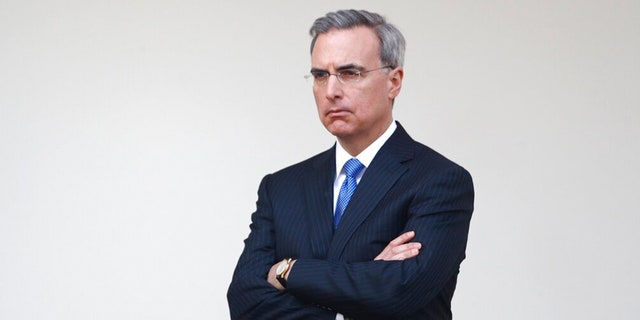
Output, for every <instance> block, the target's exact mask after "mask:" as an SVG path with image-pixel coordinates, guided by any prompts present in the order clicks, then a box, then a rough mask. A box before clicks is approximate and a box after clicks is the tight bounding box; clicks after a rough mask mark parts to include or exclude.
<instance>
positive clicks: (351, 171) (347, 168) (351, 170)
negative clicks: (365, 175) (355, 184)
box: [344, 158, 364, 178]
mask: <svg viewBox="0 0 640 320" xmlns="http://www.w3.org/2000/svg"><path fill="white" fill-rule="evenodd" d="M362 169H364V165H363V164H362V163H361V162H360V161H358V159H356V158H351V159H349V161H347V162H346V163H345V164H344V172H345V173H346V174H347V177H351V178H355V177H357V176H358V174H359V173H360V171H362Z"/></svg>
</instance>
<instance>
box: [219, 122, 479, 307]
mask: <svg viewBox="0 0 640 320" xmlns="http://www.w3.org/2000/svg"><path fill="white" fill-rule="evenodd" d="M334 178H335V146H334V147H333V148H331V149H329V150H327V151H325V152H323V153H320V154H318V155H316V156H314V157H312V158H310V159H308V160H305V161H303V162H300V163H298V164H295V165H293V166H290V167H288V168H285V169H283V170H281V171H278V172H276V173H274V174H271V175H267V176H265V177H264V179H263V180H262V182H261V184H260V187H259V190H258V201H257V209H256V211H255V212H254V213H253V214H252V216H251V221H252V222H251V226H250V229H251V232H250V234H249V236H248V238H247V239H246V240H245V248H244V250H243V252H242V254H241V256H240V259H239V260H238V264H237V266H236V269H235V272H234V275H233V279H232V281H231V284H230V286H229V290H228V292H227V299H228V302H229V308H230V312H231V318H232V319H335V315H336V312H340V313H342V314H344V315H345V316H348V317H350V318H354V319H451V299H452V297H453V292H454V290H455V286H456V279H457V275H458V271H459V267H460V263H461V262H462V260H463V259H464V257H465V248H466V243H467V235H468V231H469V223H470V220H471V213H472V211H473V200H474V191H473V183H472V180H471V176H470V175H469V173H468V172H467V171H466V170H465V169H463V168H462V167H460V166H458V165H457V164H455V163H453V162H451V161H450V160H448V159H446V158H445V157H443V156H442V155H440V154H438V153H437V152H435V151H433V150H432V149H430V148H428V147H426V146H424V145H422V144H420V143H418V142H416V141H414V140H413V139H411V137H410V136H409V135H408V134H407V132H406V131H405V130H404V129H403V128H402V126H400V124H398V128H397V129H396V131H395V132H394V133H393V135H392V136H391V137H390V138H389V140H387V142H386V143H385V144H384V145H383V146H382V148H381V149H380V151H379V152H378V154H377V155H376V156H375V158H374V159H373V161H372V162H371V164H370V166H369V167H368V168H367V171H366V172H365V173H364V175H363V177H362V178H361V180H360V183H359V184H358V188H357V189H356V191H355V193H354V194H353V197H352V198H351V201H350V203H349V205H348V206H347V208H346V210H345V212H344V216H343V218H342V220H341V222H340V225H339V226H338V228H337V230H336V231H335V232H334V231H333V227H332V221H333V219H332V215H333V212H332V211H333V181H334ZM410 230H414V231H415V233H416V236H415V238H414V240H413V241H418V242H420V243H422V249H421V251H420V254H419V255H418V256H417V257H416V258H412V259H407V260H404V261H373V259H374V258H375V257H376V256H377V255H378V254H379V253H380V252H381V251H382V250H383V249H384V248H385V246H386V245H387V244H388V243H389V241H391V240H392V239H394V238H396V237H397V236H398V235H400V234H401V233H403V232H405V231H410ZM285 257H293V258H296V259H298V260H297V261H296V263H295V266H294V267H293V268H292V270H291V272H290V274H289V277H288V283H287V289H286V290H285V291H278V290H276V289H275V288H273V287H272V286H271V285H270V284H269V283H267V281H266V277H267V273H268V271H269V269H270V267H271V266H272V265H273V264H275V263H276V262H278V261H279V260H281V259H283V258H285Z"/></svg>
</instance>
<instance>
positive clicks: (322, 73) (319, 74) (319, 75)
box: [311, 71, 329, 80]
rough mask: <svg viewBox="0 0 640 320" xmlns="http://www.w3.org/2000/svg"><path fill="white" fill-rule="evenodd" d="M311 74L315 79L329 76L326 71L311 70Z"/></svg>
mask: <svg viewBox="0 0 640 320" xmlns="http://www.w3.org/2000/svg"><path fill="white" fill-rule="evenodd" d="M311 75H312V76H313V78H314V79H316V80H321V79H326V78H327V77H328V76H329V73H328V72H326V71H311Z"/></svg>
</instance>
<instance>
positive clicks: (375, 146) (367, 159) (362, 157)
mask: <svg viewBox="0 0 640 320" xmlns="http://www.w3.org/2000/svg"><path fill="white" fill-rule="evenodd" d="M397 127H398V125H397V124H396V122H395V121H391V125H389V127H388V128H387V130H386V131H385V132H384V133H383V134H382V135H381V136H379V137H378V139H376V140H375V141H374V142H373V143H371V144H370V145H369V146H368V147H367V148H366V149H364V150H363V151H362V152H360V154H358V155H357V156H355V158H356V159H358V161H360V163H362V164H363V165H364V166H365V168H368V167H369V165H370V164H371V161H373V158H374V157H375V156H376V154H377V153H378V151H379V150H380V148H382V145H383V144H384V143H385V142H387V140H389V137H391V135H392V134H393V132H394V131H395V130H396V128H397ZM351 158H354V157H353V156H351V155H350V154H349V153H348V152H347V150H345V149H344V148H343V147H342V145H340V142H339V141H338V142H337V143H336V178H337V177H338V176H339V175H340V172H341V171H342V167H343V166H344V164H345V163H346V162H347V161H349V159H351ZM365 170H366V169H365ZM363 173H364V172H363Z"/></svg>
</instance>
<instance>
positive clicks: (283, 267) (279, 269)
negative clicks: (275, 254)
mask: <svg viewBox="0 0 640 320" xmlns="http://www.w3.org/2000/svg"><path fill="white" fill-rule="evenodd" d="M286 269H287V262H286V261H282V262H280V264H279V265H278V267H277V268H276V274H282V273H283V272H284V270H286Z"/></svg>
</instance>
